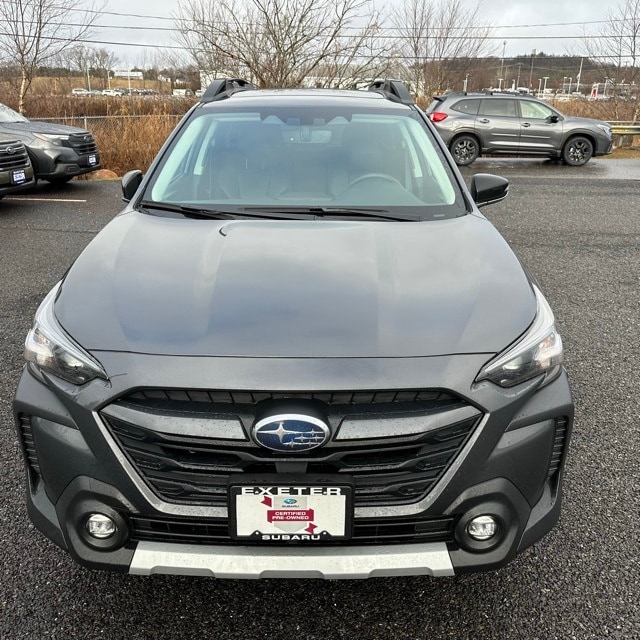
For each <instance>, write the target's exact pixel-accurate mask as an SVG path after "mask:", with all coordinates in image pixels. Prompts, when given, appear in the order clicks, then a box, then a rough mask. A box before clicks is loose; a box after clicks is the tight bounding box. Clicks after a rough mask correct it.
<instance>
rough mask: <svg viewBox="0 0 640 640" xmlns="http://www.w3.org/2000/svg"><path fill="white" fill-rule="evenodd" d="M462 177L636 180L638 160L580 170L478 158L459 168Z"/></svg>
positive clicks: (537, 161) (542, 161) (546, 162)
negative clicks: (482, 174) (477, 175)
mask: <svg viewBox="0 0 640 640" xmlns="http://www.w3.org/2000/svg"><path fill="white" fill-rule="evenodd" d="M460 170H461V173H462V175H463V176H465V178H466V177H470V176H472V175H474V174H476V173H495V174H497V175H503V176H504V177H506V178H509V177H515V176H527V177H536V178H545V179H553V178H555V179H560V180H576V179H578V180H585V179H596V180H638V181H640V159H630V158H629V159H628V158H620V159H617V158H609V157H606V156H605V157H602V158H593V159H591V160H590V161H589V162H588V163H587V164H585V165H584V166H582V167H569V166H567V165H565V164H563V163H562V162H558V161H555V160H550V159H548V158H480V159H478V160H476V161H475V162H474V163H473V164H471V165H469V166H468V167H460Z"/></svg>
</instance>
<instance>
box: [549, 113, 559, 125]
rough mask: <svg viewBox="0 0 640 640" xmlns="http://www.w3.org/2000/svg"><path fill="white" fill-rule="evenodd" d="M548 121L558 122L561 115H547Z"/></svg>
mask: <svg viewBox="0 0 640 640" xmlns="http://www.w3.org/2000/svg"><path fill="white" fill-rule="evenodd" d="M547 122H551V123H553V124H555V123H556V122H560V116H558V115H556V114H555V113H554V114H553V115H550V116H548V117H547Z"/></svg>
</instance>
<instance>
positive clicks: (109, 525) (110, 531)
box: [84, 513, 118, 540]
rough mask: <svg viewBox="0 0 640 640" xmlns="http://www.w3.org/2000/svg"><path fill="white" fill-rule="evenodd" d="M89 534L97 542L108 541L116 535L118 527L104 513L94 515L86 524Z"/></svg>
mask: <svg viewBox="0 0 640 640" xmlns="http://www.w3.org/2000/svg"><path fill="white" fill-rule="evenodd" d="M84 526H85V529H86V531H87V533H88V534H89V535H90V536H91V537H92V538H95V539H96V540H106V539H107V538H111V536H113V535H115V533H116V532H117V531H118V525H117V524H116V523H115V521H114V520H113V519H112V518H110V517H109V516H105V515H104V514H103V513H92V514H90V515H89V517H88V518H87V521H86V522H85V524H84Z"/></svg>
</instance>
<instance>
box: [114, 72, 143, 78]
mask: <svg viewBox="0 0 640 640" xmlns="http://www.w3.org/2000/svg"><path fill="white" fill-rule="evenodd" d="M113 77H114V78H131V80H142V79H143V78H142V71H114V72H113Z"/></svg>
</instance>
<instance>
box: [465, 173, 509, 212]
mask: <svg viewBox="0 0 640 640" xmlns="http://www.w3.org/2000/svg"><path fill="white" fill-rule="evenodd" d="M508 193H509V181H508V180H507V179H506V178H502V177H500V176H494V175H492V174H490V173H477V174H476V175H475V176H473V179H472V180H471V197H472V198H473V201H474V202H475V203H476V205H477V206H478V207H484V206H486V205H488V204H493V203H494V202H500V200H504V199H505V198H506V197H507V194H508Z"/></svg>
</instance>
